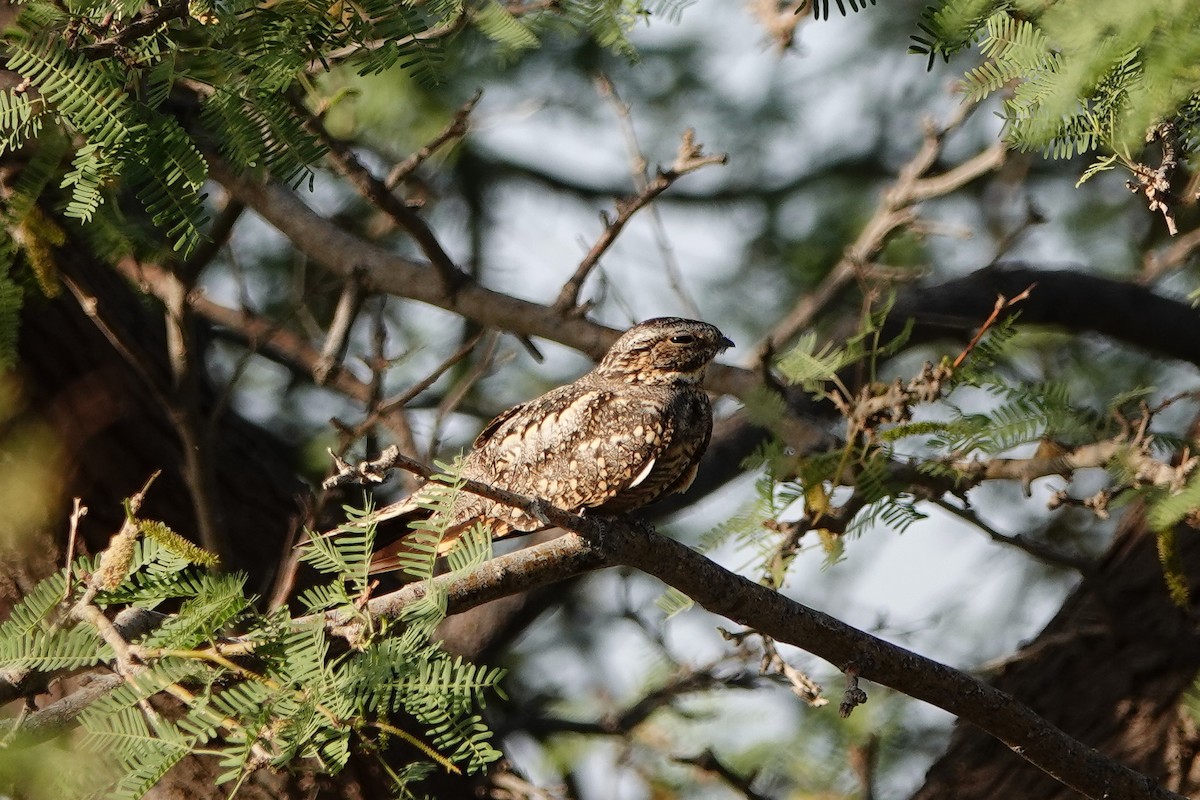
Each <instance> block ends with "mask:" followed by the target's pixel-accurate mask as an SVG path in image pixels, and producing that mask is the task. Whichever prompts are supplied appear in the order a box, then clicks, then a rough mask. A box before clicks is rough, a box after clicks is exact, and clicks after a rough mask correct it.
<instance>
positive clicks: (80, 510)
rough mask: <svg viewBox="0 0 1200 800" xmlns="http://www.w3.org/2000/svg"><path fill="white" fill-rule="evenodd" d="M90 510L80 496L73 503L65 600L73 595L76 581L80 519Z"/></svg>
mask: <svg viewBox="0 0 1200 800" xmlns="http://www.w3.org/2000/svg"><path fill="white" fill-rule="evenodd" d="M87 512H88V510H87V506H85V505H84V504H83V503H82V502H81V501H80V499H79V498H78V497H76V498H75V499H74V501H73V502H72V504H71V520H70V529H69V530H68V531H67V576H66V580H65V581H64V582H65V584H66V587H65V588H64V589H63V598H62V599H63V602H64V603H65V602H66V601H67V599H68V598H69V597H70V596H71V584H72V583H73V582H74V570H75V540H76V539H77V538H78V536H79V520H81V519H82V518H83V517H84V515H86V514H87Z"/></svg>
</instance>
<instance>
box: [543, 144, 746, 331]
mask: <svg viewBox="0 0 1200 800" xmlns="http://www.w3.org/2000/svg"><path fill="white" fill-rule="evenodd" d="M728 161H729V157H728V156H727V155H725V154H724V153H718V154H715V155H712V154H706V153H705V152H704V148H703V145H700V144H698V143H697V142H696V132H695V131H694V130H692V129H691V128H688V129H687V130H686V131H684V132H683V139H682V141H681V142H680V145H679V152H678V154H677V155H676V157H675V161H674V163H672V164H671V166H670V167H669V168H667V169H665V170H664V169H662V168H661V167H660V168H659V170H658V174H657V175H655V176H654V179H653V180H651V181H648V182H647V183H646V185H645V187H644V188H643V189H642V190H641V191H640V192H638V193H637V194H635V195H633V196H631V197H626V198H624V199H621V200H618V201H617V203H616V216H615V217H613V218H609V217H608V215H607V214H606V215H603V219H604V223H605V225H604V232H603V233H601V234H600V238H599V239H597V240H596V243H595V244H594V245H592V249H591V250H589V251H588V253H587V255H586V256H584V257H583V261H581V262H579V266H578V267H577V268H576V269H575V274H574V275H572V276H571V278H570V279H569V280H568V281H567V282H566V283H565V284H563V287H562V289H561V290H560V291H559V293H558V299H556V300H555V301H554V310H555V311H557V312H558V313H560V314H566V313H568V312H570V311H571V310H572V309H577V307H578V305H579V292H580V290H582V288H583V283H584V281H586V280H587V277H588V275H590V274H591V272H592V270H594V269H595V268H596V266H597V265H598V264H599V263H600V257H601V256H603V255H604V254H605V253H606V252H607V251H608V248H610V247H611V246H612V244H613V242H615V241H616V240H617V237H618V236H619V235H620V234H621V231H622V230H624V229H625V225H626V224H627V223H628V222H629V220H630V219H631V218H632V217H633V215H634V214H636V213H637V212H638V211H640V210H641V209H643V208H645V207H646V206H647V205H648V204H649V203H650V202H651V201H653V200H654V198H656V197H658V196H659V195H660V194H662V193H663V192H665V191H666V190H667V189H669V188H671V185H672V184H673V183H675V181H677V180H679V178H681V177H683V176H684V175H687V174H688V173H689V172H695V171H696V170H698V169H701V168H703V167H706V166H709V165H711V164H725V163H727V162H728Z"/></svg>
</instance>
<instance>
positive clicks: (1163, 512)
mask: <svg viewBox="0 0 1200 800" xmlns="http://www.w3.org/2000/svg"><path fill="white" fill-rule="evenodd" d="M1198 508H1200V470H1198V471H1196V472H1193V473H1192V475H1191V477H1190V478H1188V482H1187V484H1185V485H1184V487H1183V489H1181V490H1180V491H1178V492H1176V493H1175V494H1170V495H1167V496H1166V497H1163V498H1161V499H1159V500H1157V501H1155V502H1153V503H1151V505H1150V508H1149V512H1148V514H1147V521H1148V522H1149V523H1150V527H1151V528H1152V529H1153V530H1156V531H1162V530H1167V529H1168V528H1173V527H1174V526H1175V525H1177V524H1178V523H1179V522H1181V521H1182V520H1183V518H1184V517H1186V516H1187V515H1188V514H1191V513H1192V512H1193V511H1195V510H1196V509H1198Z"/></svg>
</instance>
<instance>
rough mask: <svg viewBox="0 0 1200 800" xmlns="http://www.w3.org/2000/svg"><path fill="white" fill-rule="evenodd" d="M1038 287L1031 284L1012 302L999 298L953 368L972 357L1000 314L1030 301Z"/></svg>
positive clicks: (956, 359)
mask: <svg viewBox="0 0 1200 800" xmlns="http://www.w3.org/2000/svg"><path fill="white" fill-rule="evenodd" d="M1036 286H1037V284H1036V283H1031V284H1029V286H1027V287H1025V290H1024V291H1022V292H1021V293H1020V294H1018V295H1017V296H1016V297H1013V298H1012V299H1011V300H1010V299H1008V298H1006V297H1005V296H1004V295H999V296H997V297H996V305H995V306H993V308H992V313H991V314H989V315H988V318H987V319H985V320H984V321H983V324H982V325H980V326H979V330H977V331H975V335H974V336H972V337H971V341H969V342H967V346H966V347H964V348H963V351H962V352H961V353H959V354H958V357H957V358H955V359H954V362H953V364H951V368H952V369H958V368H959V367H960V366H962V363H963V362H964V361H966V360H967V356H969V355H971V351H972V350H974V349H975V348H976V347H977V346H978V345H979V342H980V341H981V340H982V339H983V336H984V334H986V333H987V332H988V331H989V330H990V329H991V327H992V326H993V325H995V324H996V320H998V319H1000V312H1002V311H1005V310H1006V309H1009V308H1012V307H1013V306H1015V305H1016V304H1017V303H1020V302H1021V301H1022V300H1027V299H1029V293H1030V292H1032V291H1033V289H1034V287H1036Z"/></svg>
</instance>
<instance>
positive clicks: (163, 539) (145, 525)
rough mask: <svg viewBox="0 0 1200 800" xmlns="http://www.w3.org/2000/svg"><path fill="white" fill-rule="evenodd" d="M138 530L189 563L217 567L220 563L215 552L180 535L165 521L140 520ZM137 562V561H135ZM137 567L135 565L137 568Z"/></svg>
mask: <svg viewBox="0 0 1200 800" xmlns="http://www.w3.org/2000/svg"><path fill="white" fill-rule="evenodd" d="M138 531H139V532H140V533H141V534H142V536H144V537H145V538H146V539H148V540H150V541H153V542H155V543H157V544H159V545H161V546H162V548H163V549H164V550H166V551H167V552H168V553H170V554H171V555H174V556H177V557H178V558H179V559H182V560H183V561H185V562H186V563H188V564H199V565H200V566H202V567H215V566H217V564H218V563H220V559H218V558H217V556H216V555H215V554H213V553H210V552H208V551H207V550H205V549H204V548H203V547H198V546H197V545H195V544H193V543H192V542H190V541H188V540H187V539H185V538H183V537H182V536H180V535H179V534H178V533H176V532H175V531H173V530H171V529H170V528H169V527H168V526H167V525H166V524H165V523H162V522H156V521H149V520H138ZM143 552H145V551H144V550H143ZM135 564H136V561H135ZM136 568H137V567H136V566H135V569H136Z"/></svg>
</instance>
